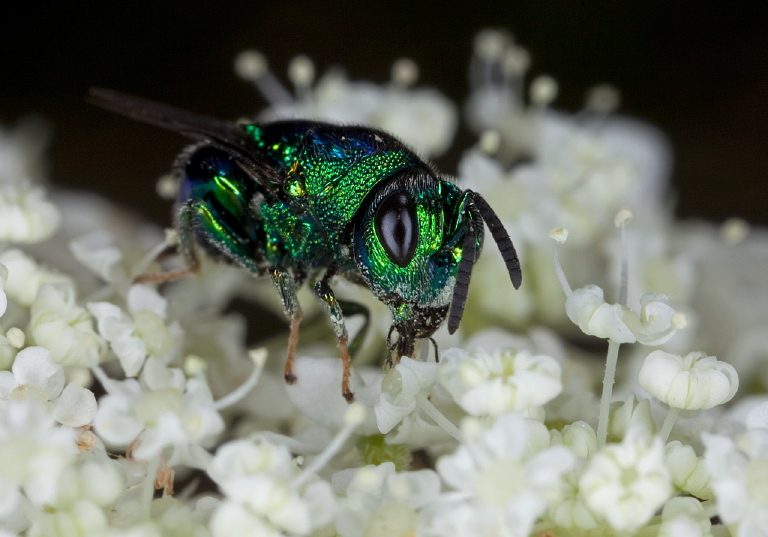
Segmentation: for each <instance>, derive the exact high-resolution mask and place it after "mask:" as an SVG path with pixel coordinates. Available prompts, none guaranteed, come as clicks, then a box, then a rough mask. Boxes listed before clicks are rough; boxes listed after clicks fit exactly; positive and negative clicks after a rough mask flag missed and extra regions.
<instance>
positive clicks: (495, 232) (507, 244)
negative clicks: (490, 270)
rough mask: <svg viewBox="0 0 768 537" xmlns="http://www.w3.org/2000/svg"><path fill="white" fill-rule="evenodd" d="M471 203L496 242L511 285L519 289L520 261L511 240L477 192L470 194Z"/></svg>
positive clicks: (521, 276) (521, 277)
mask: <svg viewBox="0 0 768 537" xmlns="http://www.w3.org/2000/svg"><path fill="white" fill-rule="evenodd" d="M471 196H472V202H473V203H474V205H475V207H476V208H477V211H478V212H479V213H480V216H481V217H482V218H483V220H485V224H486V225H487V226H488V231H490V232H491V236H493V240H494V241H496V245H497V246H498V247H499V252H501V257H502V259H504V264H505V265H506V266H507V272H509V279H510V280H512V285H514V286H515V289H519V288H520V284H521V283H523V271H522V270H521V269H520V260H519V259H518V258H517V252H516V251H515V245H514V244H512V239H510V238H509V233H507V230H506V229H504V226H503V225H502V223H501V220H499V217H498V216H496V213H495V212H493V209H491V206H490V205H488V202H487V201H485V199H483V197H482V196H481V195H480V194H478V193H477V192H471Z"/></svg>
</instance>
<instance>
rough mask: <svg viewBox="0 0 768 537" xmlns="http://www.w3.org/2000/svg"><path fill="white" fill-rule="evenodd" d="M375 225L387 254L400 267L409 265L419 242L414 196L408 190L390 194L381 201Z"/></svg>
mask: <svg viewBox="0 0 768 537" xmlns="http://www.w3.org/2000/svg"><path fill="white" fill-rule="evenodd" d="M374 225H375V226H376V235H377V236H378V237H379V240H380V241H381V245H382V246H383V247H384V251H385V252H387V256H389V258H390V259H391V260H392V262H393V263H394V264H395V265H397V266H398V267H406V266H408V263H410V262H411V259H413V254H414V252H415V251H416V245H417V244H418V242H419V223H418V220H417V218H416V205H415V204H414V203H413V198H411V196H410V195H409V194H408V193H407V192H395V193H393V194H390V195H389V196H388V197H387V198H386V199H385V200H384V201H383V202H381V206H380V207H379V210H378V211H377V212H376V218H375V219H374Z"/></svg>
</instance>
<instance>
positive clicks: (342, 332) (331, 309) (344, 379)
mask: <svg viewBox="0 0 768 537" xmlns="http://www.w3.org/2000/svg"><path fill="white" fill-rule="evenodd" d="M331 276H333V271H331V270H328V271H327V272H326V273H325V276H323V279H322V280H320V281H319V282H317V283H316V284H315V294H317V296H319V297H320V298H321V299H322V301H323V302H325V305H326V306H327V307H328V313H329V314H330V316H331V323H333V331H334V333H335V334H336V341H337V342H338V343H339V351H340V352H341V362H342V364H343V366H344V372H343V373H342V376H341V395H343V396H344V399H346V400H347V403H351V402H353V401H354V400H355V394H354V393H352V390H351V389H350V388H349V373H350V368H351V367H352V356H351V355H350V354H349V347H348V345H347V342H348V341H349V335H348V334H347V327H346V325H345V324H344V313H343V312H342V311H341V304H339V301H338V300H336V296H335V295H334V294H333V289H331V286H330V285H329V284H328V280H330V279H331Z"/></svg>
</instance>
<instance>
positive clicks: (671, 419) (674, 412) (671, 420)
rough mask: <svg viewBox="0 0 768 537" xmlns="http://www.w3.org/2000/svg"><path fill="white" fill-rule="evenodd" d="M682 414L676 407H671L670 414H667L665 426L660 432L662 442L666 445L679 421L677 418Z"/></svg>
mask: <svg viewBox="0 0 768 537" xmlns="http://www.w3.org/2000/svg"><path fill="white" fill-rule="evenodd" d="M679 414H680V409H679V408H675V407H669V412H667V417H666V418H664V425H662V426H661V431H660V432H659V436H660V437H661V440H662V442H664V443H666V442H667V438H669V433H670V432H672V426H673V425H674V424H675V421H677V416H678V415H679Z"/></svg>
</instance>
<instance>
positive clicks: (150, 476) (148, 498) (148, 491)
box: [141, 456, 160, 519]
mask: <svg viewBox="0 0 768 537" xmlns="http://www.w3.org/2000/svg"><path fill="white" fill-rule="evenodd" d="M158 468H160V458H159V456H158V457H153V458H152V459H150V460H149V461H147V477H146V481H144V483H143V485H142V488H143V490H142V493H141V504H142V508H143V511H144V514H145V516H146V517H147V519H149V513H150V509H151V508H152V499H153V498H154V497H155V478H156V476H157V469H158Z"/></svg>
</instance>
